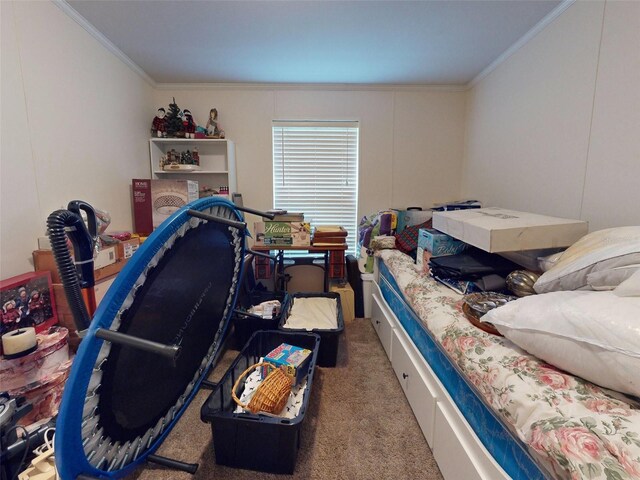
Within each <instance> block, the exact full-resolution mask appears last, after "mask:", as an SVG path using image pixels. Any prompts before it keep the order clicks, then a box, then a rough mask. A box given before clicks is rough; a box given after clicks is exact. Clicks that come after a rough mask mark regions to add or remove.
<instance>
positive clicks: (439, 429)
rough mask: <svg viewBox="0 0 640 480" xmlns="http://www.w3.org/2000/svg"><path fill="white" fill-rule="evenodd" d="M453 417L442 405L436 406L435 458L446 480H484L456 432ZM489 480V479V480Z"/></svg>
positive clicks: (459, 433)
mask: <svg viewBox="0 0 640 480" xmlns="http://www.w3.org/2000/svg"><path fill="white" fill-rule="evenodd" d="M454 426H455V423H453V416H452V414H451V413H449V411H448V409H447V407H446V406H444V405H443V404H442V403H438V404H437V405H436V416H435V431H434V434H435V438H436V441H435V443H434V445H433V456H434V457H435V459H436V462H438V467H440V471H441V472H442V476H443V477H444V478H445V479H446V480H456V479H464V480H483V479H484V478H485V477H483V476H482V475H481V474H480V472H478V470H477V469H476V466H475V465H474V463H473V461H472V460H471V458H470V457H469V454H468V453H467V449H466V445H463V444H462V443H461V441H460V438H459V435H461V432H456V431H455V430H454ZM487 480H488V479H487Z"/></svg>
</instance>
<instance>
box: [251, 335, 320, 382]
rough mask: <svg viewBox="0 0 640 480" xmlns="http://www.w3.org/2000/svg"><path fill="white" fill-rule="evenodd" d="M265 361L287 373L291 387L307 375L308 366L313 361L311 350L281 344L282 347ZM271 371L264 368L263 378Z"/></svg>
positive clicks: (265, 358) (268, 355)
mask: <svg viewBox="0 0 640 480" xmlns="http://www.w3.org/2000/svg"><path fill="white" fill-rule="evenodd" d="M264 360H265V362H269V363H271V364H273V365H275V366H276V367H278V368H280V369H281V370H282V371H283V372H284V373H286V374H287V376H288V377H289V378H290V379H291V385H297V384H298V383H300V382H301V381H302V380H303V379H304V377H306V375H307V366H308V365H309V362H310V361H311V350H308V349H306V348H300V347H294V346H293V345H289V344H287V343H281V344H280V346H278V347H277V348H275V349H274V350H272V351H271V352H269V353H268V354H267V355H266V356H265V357H264ZM270 371H271V370H270V369H269V368H268V367H262V378H265V377H266V376H267V374H268V373H269V372H270Z"/></svg>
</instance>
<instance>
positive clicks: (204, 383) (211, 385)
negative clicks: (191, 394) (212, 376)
mask: <svg viewBox="0 0 640 480" xmlns="http://www.w3.org/2000/svg"><path fill="white" fill-rule="evenodd" d="M217 386H218V384H217V383H216V382H210V381H209V380H203V381H202V382H200V388H204V389H205V390H215V388H216V387H217Z"/></svg>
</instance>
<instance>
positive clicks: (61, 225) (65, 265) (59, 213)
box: [47, 210, 93, 331]
mask: <svg viewBox="0 0 640 480" xmlns="http://www.w3.org/2000/svg"><path fill="white" fill-rule="evenodd" d="M67 226H69V227H75V228H76V229H77V230H79V229H81V228H82V229H85V230H86V228H85V226H84V222H83V221H82V218H81V217H80V216H79V215H76V214H75V213H73V212H70V211H69V210H56V211H55V212H53V213H52V214H51V215H49V218H47V228H48V229H49V241H50V242H51V250H52V251H53V256H54V258H55V260H56V264H57V266H58V273H59V274H60V279H61V281H62V286H63V287H64V293H65V295H66V297H67V302H68V303H69V308H71V313H72V315H73V320H74V322H75V324H76V328H77V329H78V331H81V330H85V329H87V328H89V325H90V324H91V317H90V316H89V312H88V311H87V307H86V305H85V303H84V300H83V298H82V291H81V288H80V279H79V278H78V273H77V271H76V266H75V264H74V262H73V259H72V258H71V253H70V252H69V248H68V247H67V235H66V233H65V227H67ZM91 268H93V265H92V266H91Z"/></svg>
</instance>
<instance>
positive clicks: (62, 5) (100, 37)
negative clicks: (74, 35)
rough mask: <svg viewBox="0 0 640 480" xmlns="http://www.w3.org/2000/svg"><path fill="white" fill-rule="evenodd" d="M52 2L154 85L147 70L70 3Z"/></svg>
mask: <svg viewBox="0 0 640 480" xmlns="http://www.w3.org/2000/svg"><path fill="white" fill-rule="evenodd" d="M52 1H53V4H54V5H55V6H56V7H58V8H59V9H60V10H62V11H63V12H64V13H66V14H67V16H69V18H71V19H72V20H73V21H75V22H76V23H77V24H78V25H80V26H81V27H82V28H84V29H85V30H86V31H87V33H89V35H91V36H92V37H93V38H95V39H96V40H97V41H98V42H100V44H101V45H102V46H103V47H104V48H106V49H107V50H108V51H110V52H111V53H112V54H114V55H115V56H116V57H117V58H119V59H120V60H121V61H122V62H123V63H124V64H125V65H126V66H127V67H129V68H130V69H131V70H133V71H134V72H135V73H137V74H138V75H139V76H140V77H141V78H142V79H143V80H144V81H145V82H147V83H148V84H149V85H151V86H152V87H156V82H155V81H154V80H153V78H151V77H150V76H149V75H148V74H147V72H145V71H144V70H142V69H141V68H140V67H139V66H138V64H136V63H135V62H134V61H133V60H131V59H130V58H129V57H128V56H127V55H125V53H124V52H123V51H122V50H120V49H119V48H118V47H116V46H115V45H114V44H113V43H112V42H111V40H109V39H108V38H107V37H105V36H104V35H103V34H102V33H100V32H99V31H98V29H97V28H96V27H94V26H93V25H92V24H91V23H90V22H89V21H88V20H87V19H86V18H84V17H83V16H82V15H80V14H79V13H78V12H77V11H76V10H75V9H74V8H73V7H72V6H71V5H69V4H68V3H67V1H66V0H52Z"/></svg>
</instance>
